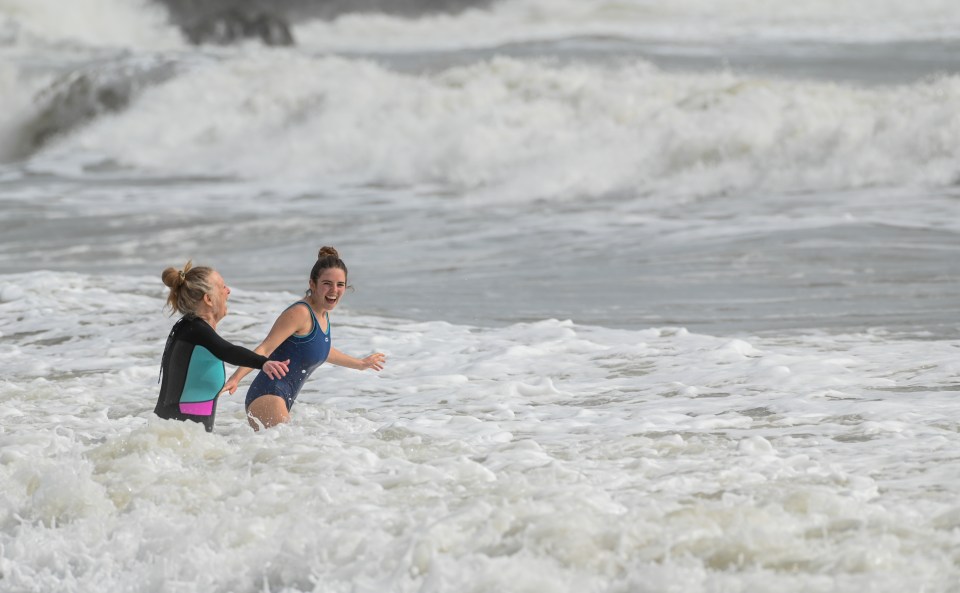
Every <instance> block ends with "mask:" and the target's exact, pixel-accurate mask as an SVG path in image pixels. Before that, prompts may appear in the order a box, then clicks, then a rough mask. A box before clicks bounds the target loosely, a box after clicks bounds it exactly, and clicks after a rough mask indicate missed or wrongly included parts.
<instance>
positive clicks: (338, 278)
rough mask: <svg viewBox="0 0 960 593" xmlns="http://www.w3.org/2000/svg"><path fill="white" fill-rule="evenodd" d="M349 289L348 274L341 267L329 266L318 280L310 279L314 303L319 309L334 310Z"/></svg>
mask: <svg viewBox="0 0 960 593" xmlns="http://www.w3.org/2000/svg"><path fill="white" fill-rule="evenodd" d="M346 289H347V274H346V272H344V271H343V270H341V269H340V268H327V269H326V270H323V271H322V272H320V276H319V277H318V278H317V279H316V281H314V280H311V281H310V290H311V293H312V295H311V296H312V298H313V303H314V304H315V305H316V306H317V308H318V309H322V310H325V311H332V310H333V308H334V307H336V306H337V304H338V303H339V302H340V297H342V296H343V293H344V291H345V290H346Z"/></svg>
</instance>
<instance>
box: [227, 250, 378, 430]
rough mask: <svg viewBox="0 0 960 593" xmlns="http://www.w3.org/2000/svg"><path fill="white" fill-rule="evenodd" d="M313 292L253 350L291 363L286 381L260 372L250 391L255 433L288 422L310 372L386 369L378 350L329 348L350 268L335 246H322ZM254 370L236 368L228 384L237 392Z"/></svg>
mask: <svg viewBox="0 0 960 593" xmlns="http://www.w3.org/2000/svg"><path fill="white" fill-rule="evenodd" d="M309 287H310V288H309V290H307V294H306V296H305V297H304V298H303V300H301V301H297V302H296V303H294V304H292V305H290V306H289V307H287V308H286V309H285V310H284V311H283V313H281V314H280V316H279V317H278V318H277V320H276V321H275V322H274V324H273V328H272V329H271V330H270V333H269V334H267V337H266V338H265V339H264V340H263V342H262V343H261V344H260V345H259V346H257V347H256V348H254V352H258V353H260V354H265V355H267V356H269V357H270V359H271V360H287V359H289V361H290V369H289V372H288V373H287V375H286V376H285V377H282V378H274V377H271V376H269V375H268V374H266V372H263V373H260V374H258V375H257V376H256V378H254V380H253V383H251V385H250V388H249V390H248V391H247V400H246V405H247V420H248V421H249V422H250V426H251V427H253V429H254V430H259V429H260V427H261V426H263V427H265V428H269V427H271V426H276V425H277V424H282V423H284V422H287V421H288V420H289V419H290V408H292V407H293V402H294V401H296V399H297V395H298V394H299V393H300V388H301V387H303V383H304V382H305V381H306V380H307V378H308V377H309V376H310V374H311V373H313V371H314V370H316V369H317V367H319V366H320V365H321V364H323V363H324V362H329V363H331V364H335V365H338V366H343V367H348V368H351V369H357V370H361V371H362V370H365V369H373V370H376V371H379V370H380V369H382V368H383V365H384V363H385V361H386V357H385V356H384V355H383V354H381V353H379V352H376V353H374V354H371V355H370V356H367V357H366V358H362V359H361V358H354V357H352V356H350V355H347V354H344V353H343V352H340V351H339V350H337V349H336V348H334V347H333V346H332V345H331V340H332V336H331V332H330V315H329V313H330V311H332V310H333V309H334V307H336V306H337V304H338V303H339V302H340V298H341V297H342V296H343V293H344V291H345V290H346V289H347V266H346V264H344V263H343V260H341V259H340V255H339V254H338V253H337V250H336V249H334V248H333V247H323V248H322V249H320V253H319V254H318V255H317V262H316V263H315V264H314V265H313V269H312V270H311V271H310V282H309ZM251 370H252V369H250V368H238V369H237V370H236V372H234V373H233V376H231V377H230V379H229V380H228V381H227V385H226V388H227V389H228V390H229V391H230V393H233V392H234V391H236V389H237V386H238V385H239V383H240V380H241V379H242V378H243V377H245V376H246V375H247V373H249V372H250V371H251Z"/></svg>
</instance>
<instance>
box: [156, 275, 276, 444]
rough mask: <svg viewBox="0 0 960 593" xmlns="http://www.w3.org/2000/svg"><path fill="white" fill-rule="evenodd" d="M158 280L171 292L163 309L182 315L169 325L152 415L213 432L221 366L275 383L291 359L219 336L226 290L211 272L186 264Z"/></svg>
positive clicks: (227, 292) (222, 386)
mask: <svg viewBox="0 0 960 593" xmlns="http://www.w3.org/2000/svg"><path fill="white" fill-rule="evenodd" d="M161 277H162V278H163V283H164V284H166V285H167V286H168V287H169V288H170V294H169V295H168V296H167V305H169V306H170V308H171V309H172V310H173V311H177V312H178V313H181V314H183V317H181V318H180V319H179V320H178V321H177V322H176V323H175V324H173V329H172V330H170V335H169V337H167V344H166V346H165V347H164V349H163V359H162V362H161V363H160V377H161V384H160V396H159V397H158V398H157V406H156V407H155V408H154V410H153V411H154V413H155V414H156V415H157V416H160V417H161V418H172V419H176V420H193V421H194V422H200V423H202V424H203V426H204V428H206V429H207V432H211V431H213V423H214V418H215V416H216V413H217V397H218V396H219V395H220V393H221V392H223V388H224V379H225V377H226V372H225V371H224V366H223V363H224V362H229V363H230V364H232V365H236V366H248V367H254V368H258V369H263V372H264V373H265V374H266V375H267V376H270V377H275V378H278V379H279V378H281V377H283V376H284V375H285V374H286V372H287V365H288V364H289V361H283V362H281V361H272V360H268V359H267V357H266V356H263V355H261V354H257V353H256V352H252V351H250V350H247V349H246V348H243V347H242V346H235V345H233V344H231V343H230V342H228V341H226V340H224V339H223V338H221V337H220V336H219V335H218V334H217V331H216V330H217V324H218V323H219V322H220V320H221V319H223V318H224V317H225V316H226V314H227V298H229V296H230V288H229V287H227V285H226V284H224V282H223V277H221V276H220V274H219V273H218V272H217V271H216V270H214V269H213V268H208V267H205V266H198V267H191V265H190V262H187V265H186V266H184V268H183V270H177V269H175V268H167V269H166V270H164V271H163V275H162V276H161ZM281 360H282V359H281Z"/></svg>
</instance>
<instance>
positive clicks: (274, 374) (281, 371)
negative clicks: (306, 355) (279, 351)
mask: <svg viewBox="0 0 960 593" xmlns="http://www.w3.org/2000/svg"><path fill="white" fill-rule="evenodd" d="M289 365H290V359H289V358H288V359H287V360H284V361H283V362H280V361H279V360H268V361H267V362H266V363H264V365H263V372H264V373H266V374H267V376H268V377H270V378H271V379H279V378H280V377H283V376H284V375H286V374H287V371H288V370H289Z"/></svg>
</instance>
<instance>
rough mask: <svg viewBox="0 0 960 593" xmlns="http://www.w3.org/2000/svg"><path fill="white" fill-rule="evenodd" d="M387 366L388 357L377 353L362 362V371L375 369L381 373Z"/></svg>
mask: <svg viewBox="0 0 960 593" xmlns="http://www.w3.org/2000/svg"><path fill="white" fill-rule="evenodd" d="M385 364H387V357H386V355H384V354H381V353H379V352H375V353H373V354H371V355H370V356H368V357H366V358H364V359H362V360H360V370H361V371H364V370H366V369H373V370H375V371H379V370H382V369H383V365H385Z"/></svg>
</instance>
